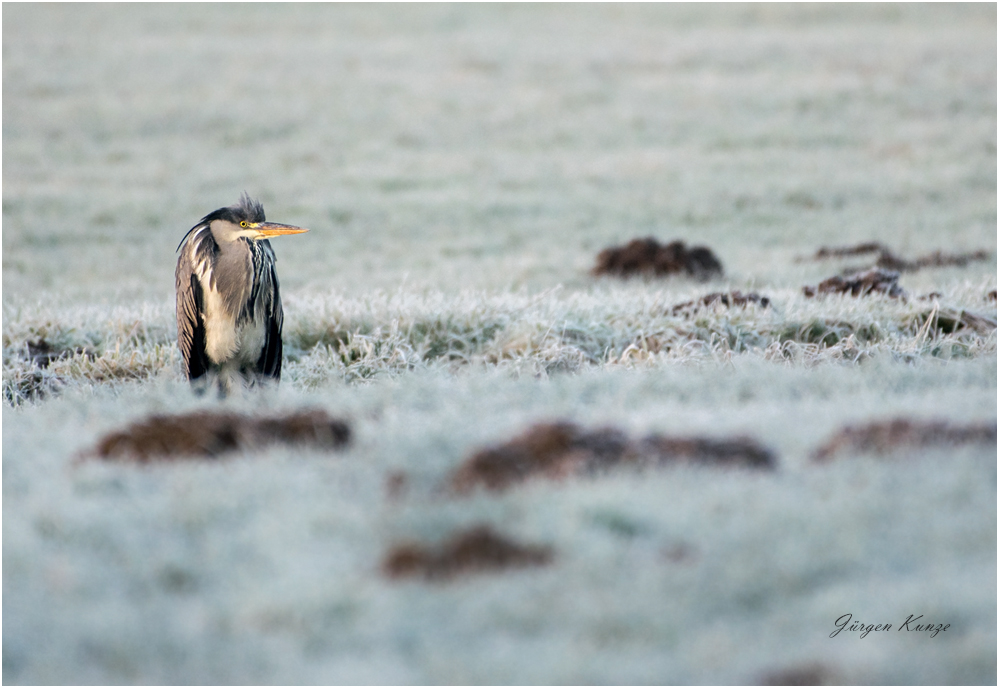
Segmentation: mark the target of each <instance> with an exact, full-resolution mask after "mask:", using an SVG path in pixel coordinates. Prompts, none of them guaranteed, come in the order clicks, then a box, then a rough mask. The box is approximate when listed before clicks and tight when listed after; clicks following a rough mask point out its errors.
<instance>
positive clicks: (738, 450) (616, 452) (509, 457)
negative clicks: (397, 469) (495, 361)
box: [450, 422, 775, 493]
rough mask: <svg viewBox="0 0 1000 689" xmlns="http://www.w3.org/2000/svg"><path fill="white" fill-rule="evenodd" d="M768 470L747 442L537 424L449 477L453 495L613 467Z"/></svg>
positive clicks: (769, 463) (764, 454)
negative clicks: (641, 436) (687, 465)
mask: <svg viewBox="0 0 1000 689" xmlns="http://www.w3.org/2000/svg"><path fill="white" fill-rule="evenodd" d="M685 462H687V463H694V464H706V465H712V466H740V467H753V468H772V467H773V466H774V464H775V460H774V457H773V455H772V454H771V452H770V451H769V450H767V449H765V448H763V447H761V446H760V445H758V444H757V443H756V442H755V441H753V440H750V439H747V438H733V439H728V440H713V439H709V438H673V437H669V436H660V435H650V436H648V437H646V438H644V439H642V440H640V441H633V440H630V439H629V438H628V437H627V436H626V435H625V434H624V433H623V432H621V431H619V430H617V429H614V428H602V429H598V430H596V431H586V430H583V429H581V428H579V427H578V426H576V425H575V424H572V423H566V422H559V423H545V424H537V425H535V426H532V427H531V428H529V429H528V430H527V431H526V432H525V433H524V434H522V435H520V436H518V437H516V438H514V439H513V440H511V441H509V442H507V443H504V444H502V445H497V446H495V447H489V448H486V449H484V450H480V451H478V452H476V453H474V454H473V455H472V456H471V457H469V458H468V459H467V460H466V461H465V462H463V463H462V464H461V465H460V466H459V467H458V468H457V469H456V470H455V471H454V472H453V473H452V476H451V482H450V483H451V487H452V489H454V490H455V491H457V492H459V493H466V492H469V491H471V490H473V489H475V488H477V487H483V488H486V489H488V490H494V491H500V490H505V489H507V488H509V487H511V486H513V485H515V484H518V483H522V482H524V481H526V480H528V479H529V478H533V477H536V476H543V477H547V478H562V477H566V476H579V475H587V474H593V473H596V472H598V471H603V470H607V469H611V468H613V467H616V466H632V467H647V466H662V465H667V464H675V463H685Z"/></svg>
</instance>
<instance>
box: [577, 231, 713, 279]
mask: <svg viewBox="0 0 1000 689" xmlns="http://www.w3.org/2000/svg"><path fill="white" fill-rule="evenodd" d="M591 273H592V274H593V275H612V276H616V277H623V278H624V277H630V276H632V275H650V276H655V277H664V276H667V275H678V274H686V275H689V276H691V277H693V278H696V279H698V280H708V279H709V278H712V277H718V276H721V275H722V263H721V262H720V261H719V259H718V258H716V256H715V254H713V253H712V250H711V249H709V248H708V247H704V246H694V247H691V248H690V249H689V248H687V247H686V246H685V245H684V242H681V241H674V242H670V243H669V244H660V243H659V242H658V241H656V239H654V238H653V237H646V238H645V239H633V240H632V241H630V242H629V243H628V244H626V245H625V246H610V247H608V248H606V249H604V250H603V251H602V252H601V253H600V254H598V255H597V264H596V265H595V266H594V268H593V270H591Z"/></svg>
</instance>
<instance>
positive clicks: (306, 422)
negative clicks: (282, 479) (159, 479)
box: [92, 410, 351, 463]
mask: <svg viewBox="0 0 1000 689" xmlns="http://www.w3.org/2000/svg"><path fill="white" fill-rule="evenodd" d="M350 437H351V431H350V427H349V426H348V425H347V423H345V422H344V421H341V420H340V419H335V418H332V417H330V416H329V415H328V414H327V413H326V412H324V411H320V410H313V411H303V412H296V413H293V414H289V415H288V416H277V417H257V416H245V415H240V414H234V413H230V412H212V411H199V412H192V413H190V414H179V415H175V416H159V415H156V416H151V417H149V418H148V419H146V420H145V421H140V422H137V423H134V424H132V425H131V426H129V427H128V428H126V429H125V430H123V431H118V432H115V433H109V434H108V435H106V436H104V437H103V438H102V439H101V440H100V441H99V442H98V443H97V446H96V447H95V448H94V450H93V452H92V455H93V456H96V457H100V458H103V459H115V460H131V461H134V462H140V463H144V462H150V461H154V460H168V459H174V458H214V457H217V456H219V455H221V454H224V453H226V452H234V451H246V450H254V449H257V448H259V447H264V446H267V445H275V444H288V445H311V446H314V447H317V448H321V449H336V448H339V447H342V446H343V445H346V444H347V443H348V442H349V440H350Z"/></svg>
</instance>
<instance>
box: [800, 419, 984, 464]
mask: <svg viewBox="0 0 1000 689" xmlns="http://www.w3.org/2000/svg"><path fill="white" fill-rule="evenodd" d="M996 441H997V425H996V422H993V423H982V424H970V425H967V426H955V425H952V424H950V423H948V422H947V421H911V420H909V419H893V420H891V421H880V422H876V423H870V424H866V425H863V426H845V427H844V428H842V429H841V430H839V431H837V432H836V433H834V434H833V435H832V436H831V437H830V439H829V440H827V441H826V442H825V443H824V444H823V445H822V446H821V447H819V448H818V449H817V450H816V451H815V452H813V459H816V460H818V461H825V460H828V459H830V458H831V457H832V456H833V455H835V454H837V453H839V452H844V451H850V452H866V453H867V452H874V453H877V454H886V453H888V452H891V451H892V450H896V449H899V448H916V447H930V446H948V445H964V444H968V443H976V444H984V445H995V444H996Z"/></svg>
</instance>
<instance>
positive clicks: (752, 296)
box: [670, 290, 771, 316]
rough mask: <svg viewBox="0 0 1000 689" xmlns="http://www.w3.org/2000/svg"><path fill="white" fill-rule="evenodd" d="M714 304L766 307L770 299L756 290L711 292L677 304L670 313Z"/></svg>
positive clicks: (673, 313)
mask: <svg viewBox="0 0 1000 689" xmlns="http://www.w3.org/2000/svg"><path fill="white" fill-rule="evenodd" d="M716 304H721V305H723V306H725V307H730V306H740V307H746V306H749V305H750V304H757V305H758V306H761V307H763V308H767V307H768V306H770V304H771V300H770V299H769V298H768V297H762V296H761V295H759V294H757V293H756V292H750V293H749V294H743V293H742V292H740V291H739V290H735V291H733V292H712V293H711V294H706V295H705V296H704V297H701V298H700V299H695V300H693V301H685V302H682V303H680V304H677V305H675V306H674V307H673V308H672V309H670V313H671V314H672V315H675V316H676V315H677V314H679V313H681V312H682V311H690V312H693V311H697V310H698V309H700V308H704V307H706V306H715V305H716Z"/></svg>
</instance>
